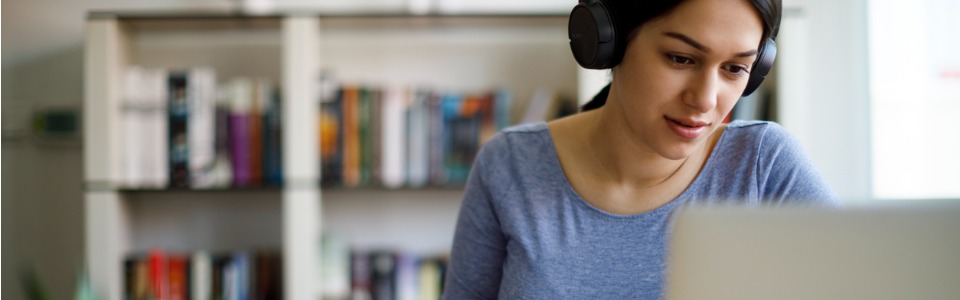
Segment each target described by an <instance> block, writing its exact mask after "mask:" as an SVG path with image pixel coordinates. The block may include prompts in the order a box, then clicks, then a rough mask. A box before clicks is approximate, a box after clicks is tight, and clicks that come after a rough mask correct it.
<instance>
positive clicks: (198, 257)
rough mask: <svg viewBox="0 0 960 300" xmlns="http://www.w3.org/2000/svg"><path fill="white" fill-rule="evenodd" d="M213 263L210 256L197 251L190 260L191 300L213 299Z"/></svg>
mask: <svg viewBox="0 0 960 300" xmlns="http://www.w3.org/2000/svg"><path fill="white" fill-rule="evenodd" d="M212 276H213V274H212V261H211V258H210V254H209V253H207V252H204V251H196V252H194V253H193V256H192V257H191V258H190V299H194V300H210V299H213V293H212V292H211V289H212V287H213V280H212V279H213V278H212Z"/></svg>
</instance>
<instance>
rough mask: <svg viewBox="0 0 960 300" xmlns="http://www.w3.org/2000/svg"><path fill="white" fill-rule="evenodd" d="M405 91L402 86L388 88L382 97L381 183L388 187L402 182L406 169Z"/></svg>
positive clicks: (397, 185)
mask: <svg viewBox="0 0 960 300" xmlns="http://www.w3.org/2000/svg"><path fill="white" fill-rule="evenodd" d="M406 95H407V93H406V92H405V91H404V90H403V89H402V88H396V87H393V88H389V89H387V90H386V91H385V94H384V98H383V109H382V111H383V118H382V119H383V121H382V124H381V125H382V127H381V131H382V132H383V134H382V138H383V139H382V141H383V142H382V145H381V147H382V150H381V153H382V154H383V161H382V167H381V168H382V178H383V184H384V186H386V187H389V188H397V187H400V186H402V185H403V183H404V170H406V168H407V167H406V164H405V162H406V153H407V145H406V140H407V139H406V138H405V137H404V135H405V134H406V127H407V126H406V125H407V124H406V122H404V118H405V116H404V113H405V110H406V109H407V99H406Z"/></svg>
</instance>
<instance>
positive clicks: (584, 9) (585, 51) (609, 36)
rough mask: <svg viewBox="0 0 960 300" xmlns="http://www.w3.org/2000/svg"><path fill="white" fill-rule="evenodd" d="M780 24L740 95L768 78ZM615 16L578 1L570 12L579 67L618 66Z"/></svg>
mask: <svg viewBox="0 0 960 300" xmlns="http://www.w3.org/2000/svg"><path fill="white" fill-rule="evenodd" d="M779 27H780V24H777V26H775V27H774V32H773V33H772V34H771V36H770V38H767V40H765V41H763V45H762V46H761V47H760V49H759V51H758V53H757V60H756V61H754V63H753V68H751V70H750V79H749V80H748V81H747V88H746V89H744V90H743V96H747V95H750V94H751V93H753V91H755V90H757V88H758V87H760V83H762V82H763V79H764V78H766V77H767V73H769V72H770V68H772V67H773V60H774V58H776V57H777V43H776V42H774V41H773V39H774V38H776V35H777V31H778V29H779ZM621 30H622V29H618V26H617V23H616V21H615V20H614V15H613V14H612V13H611V10H610V8H609V6H608V5H607V4H606V3H605V1H603V0H580V3H578V4H577V6H575V7H573V11H571V12H570V21H569V23H568V24H567V33H568V35H569V37H570V50H571V51H573V57H574V58H576V60H577V63H578V64H580V66H582V67H584V68H587V69H609V68H612V67H614V66H616V65H617V64H618V63H620V59H621V58H623V52H624V51H625V50H626V49H625V48H626V40H625V38H626V36H625V35H626V33H623V32H620V31H621Z"/></svg>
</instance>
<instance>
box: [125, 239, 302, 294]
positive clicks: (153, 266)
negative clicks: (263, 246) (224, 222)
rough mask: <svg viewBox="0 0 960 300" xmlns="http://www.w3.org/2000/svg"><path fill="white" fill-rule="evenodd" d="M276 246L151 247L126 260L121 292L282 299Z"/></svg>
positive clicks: (281, 268) (281, 267) (280, 270)
mask: <svg viewBox="0 0 960 300" xmlns="http://www.w3.org/2000/svg"><path fill="white" fill-rule="evenodd" d="M282 277H283V260H282V258H281V256H280V254H279V252H272V251H271V252H255V253H251V252H244V251H240V252H235V253H224V254H215V255H211V254H208V253H206V252H195V253H192V254H184V253H165V252H164V251H162V250H158V249H154V250H151V251H150V252H149V253H146V254H141V255H133V256H130V257H128V258H127V259H126V260H125V261H124V282H125V284H124V298H125V299H128V300H143V299H170V300H182V299H224V300H233V299H240V300H243V299H283V278H282Z"/></svg>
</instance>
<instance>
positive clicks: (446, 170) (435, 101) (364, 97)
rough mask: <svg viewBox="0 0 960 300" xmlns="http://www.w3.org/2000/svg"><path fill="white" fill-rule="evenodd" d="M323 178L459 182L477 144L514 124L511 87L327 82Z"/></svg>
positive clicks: (392, 183)
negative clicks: (477, 89) (473, 89)
mask: <svg viewBox="0 0 960 300" xmlns="http://www.w3.org/2000/svg"><path fill="white" fill-rule="evenodd" d="M320 101H321V105H320V106H321V108H320V118H319V119H320V125H319V126H320V130H319V134H320V162H321V183H322V184H323V185H326V186H330V185H335V186H345V187H357V186H369V185H383V186H386V187H390V188H395V187H402V186H408V187H422V186H425V185H461V184H463V183H464V182H465V181H466V179H467V175H468V174H469V171H470V166H471V165H472V163H473V159H474V157H475V156H476V154H477V151H478V150H479V149H480V146H481V145H482V144H483V143H484V142H485V141H486V140H488V139H490V138H491V137H493V135H494V134H495V133H497V132H498V131H499V130H501V129H503V128H504V127H506V126H507V125H508V124H509V123H510V121H509V120H510V107H511V102H512V96H511V93H510V92H509V91H508V90H494V91H488V92H482V93H458V92H440V91H435V90H430V89H422V88H421V89H418V88H403V87H388V88H376V87H371V86H363V85H340V86H335V87H332V88H327V89H323V90H322V92H321V99H320Z"/></svg>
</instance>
